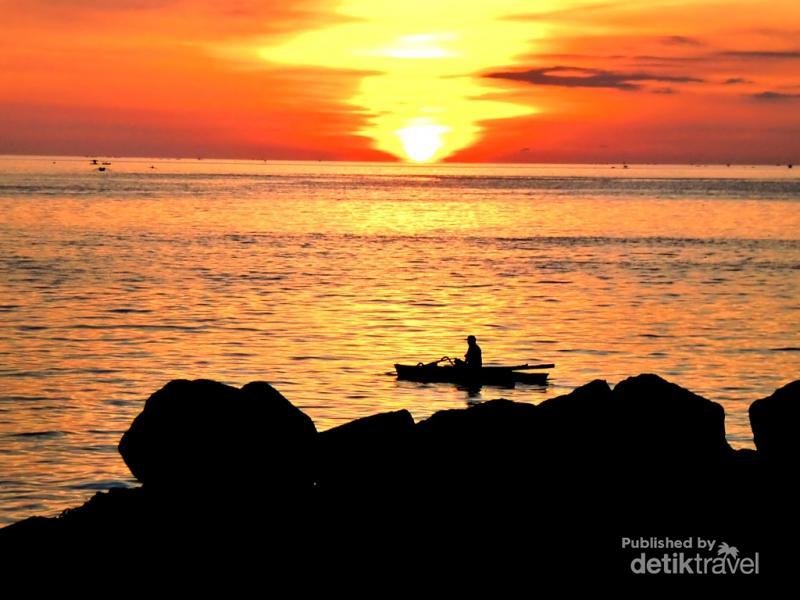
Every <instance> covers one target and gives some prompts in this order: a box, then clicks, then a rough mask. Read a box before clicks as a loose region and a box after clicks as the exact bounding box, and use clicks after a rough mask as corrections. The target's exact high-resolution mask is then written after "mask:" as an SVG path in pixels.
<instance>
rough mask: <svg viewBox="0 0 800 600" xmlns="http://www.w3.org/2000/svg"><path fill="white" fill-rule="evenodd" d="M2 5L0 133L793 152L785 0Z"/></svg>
mask: <svg viewBox="0 0 800 600" xmlns="http://www.w3.org/2000/svg"><path fill="white" fill-rule="evenodd" d="M0 23H2V25H3V36H2V37H0V153H18V154H73V155H129V156H164V157H167V156H186V157H195V156H203V157H233V158H259V159H260V158H265V159H278V158H290V159H294V158H298V159H299V158H302V159H340V160H397V159H399V160H419V161H429V160H430V161H435V160H453V161H490V162H493V161H520V162H529V161H535V162H551V161H552V162H561V161H567V162H584V161H588V162H595V161H596V162H621V161H630V162H759V163H761V162H763V163H777V162H799V161H800V3H798V2H797V0H772V1H771V2H769V3H765V2H763V1H758V2H755V1H749V0H745V1H740V2H718V1H706V2H698V1H693V0H673V1H668V2H661V1H658V0H653V1H648V2H614V1H607V2H604V1H603V0H595V1H588V2H573V1H559V0H550V1H531V0H528V1H523V0H492V2H464V1H463V0H458V1H451V0H402V1H397V0H293V1H292V2H280V3H279V2H264V1H261V2H259V1H256V0H116V1H114V2H105V1H103V0H19V1H9V0H0Z"/></svg>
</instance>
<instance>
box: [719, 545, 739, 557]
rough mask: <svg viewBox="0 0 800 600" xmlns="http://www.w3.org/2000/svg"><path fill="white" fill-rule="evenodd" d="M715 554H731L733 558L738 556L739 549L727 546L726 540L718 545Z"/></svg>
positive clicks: (727, 555) (726, 555)
mask: <svg viewBox="0 0 800 600" xmlns="http://www.w3.org/2000/svg"><path fill="white" fill-rule="evenodd" d="M717 554H718V555H719V556H725V557H729V556H732V557H733V558H736V557H738V556H739V549H738V548H737V547H736V546H728V544H727V543H726V542H722V543H721V544H720V545H719V548H717Z"/></svg>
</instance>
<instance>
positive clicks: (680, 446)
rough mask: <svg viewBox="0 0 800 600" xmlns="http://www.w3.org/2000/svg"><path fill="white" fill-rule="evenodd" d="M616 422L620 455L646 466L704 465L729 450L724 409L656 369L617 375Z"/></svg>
mask: <svg viewBox="0 0 800 600" xmlns="http://www.w3.org/2000/svg"><path fill="white" fill-rule="evenodd" d="M613 405H614V417H615V419H616V423H615V424H614V427H613V428H612V430H611V431H610V433H611V434H612V437H611V439H612V440H613V442H614V444H615V445H616V446H617V455H618V456H617V457H618V459H619V460H629V461H631V462H632V463H633V464H634V465H635V466H638V465H641V464H645V463H646V464H647V466H648V467H649V469H650V471H655V470H658V469H672V470H674V469H678V470H681V471H685V470H687V469H689V470H692V471H694V470H703V469H707V468H711V467H716V466H719V465H721V464H722V463H723V462H724V461H726V460H728V459H729V458H730V456H731V448H730V446H729V445H728V442H727V440H726V439H725V411H724V410H723V408H722V406H720V405H719V404H717V403H716V402H711V401H710V400H706V399H705V398H702V397H701V396H698V395H697V394H693V393H692V392H690V391H689V390H687V389H684V388H682V387H680V386H678V385H676V384H674V383H670V382H668V381H665V380H664V379H662V378H661V377H659V376H657V375H639V376H637V377H630V378H628V379H625V380H624V381H621V382H620V383H618V384H617V385H616V386H615V387H614V392H613Z"/></svg>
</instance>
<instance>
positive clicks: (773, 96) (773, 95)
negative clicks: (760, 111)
mask: <svg viewBox="0 0 800 600" xmlns="http://www.w3.org/2000/svg"><path fill="white" fill-rule="evenodd" d="M750 98H752V99H753V100H756V101H757V102H791V101H796V100H800V94H785V93H783V92H775V91H772V90H768V91H766V92H759V93H758V94H751V95H750Z"/></svg>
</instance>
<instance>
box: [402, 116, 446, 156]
mask: <svg viewBox="0 0 800 600" xmlns="http://www.w3.org/2000/svg"><path fill="white" fill-rule="evenodd" d="M448 131H449V128H448V127H444V126H443V125H437V124H436V123H432V122H429V121H426V120H424V119H419V120H418V121H417V122H414V123H412V124H411V125H409V126H408V127H403V128H402V129H398V130H397V131H396V132H395V133H397V136H398V137H399V138H400V143H401V144H402V145H403V151H404V152H405V153H406V156H408V158H410V159H411V160H413V161H414V162H431V161H432V160H433V159H434V158H435V157H436V153H437V152H439V150H441V149H442V147H443V146H444V139H442V136H443V135H444V134H446V133H447V132H448Z"/></svg>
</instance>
